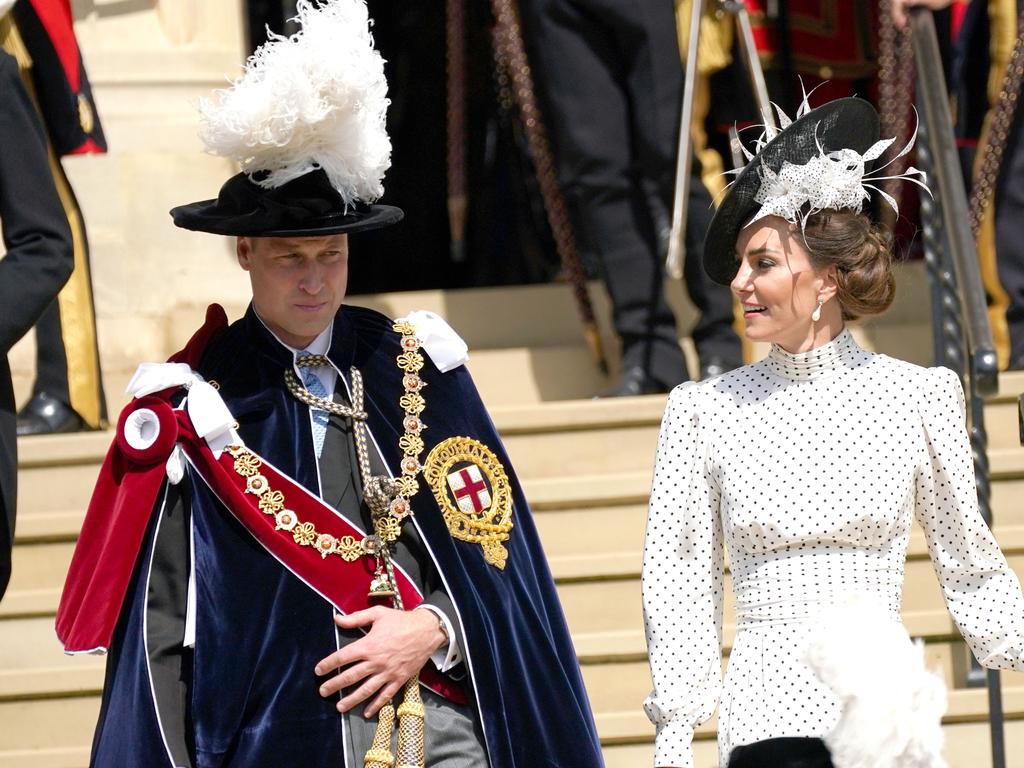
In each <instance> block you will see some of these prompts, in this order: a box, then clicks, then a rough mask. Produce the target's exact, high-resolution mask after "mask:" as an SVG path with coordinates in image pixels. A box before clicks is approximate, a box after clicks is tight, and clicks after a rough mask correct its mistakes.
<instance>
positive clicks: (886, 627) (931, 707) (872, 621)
mask: <svg viewBox="0 0 1024 768" xmlns="http://www.w3.org/2000/svg"><path fill="white" fill-rule="evenodd" d="M806 658H807V662H808V664H809V665H810V667H811V669H812V670H814V672H815V673H816V674H817V676H818V678H819V679H820V680H821V681H822V683H824V684H825V685H826V686H828V687H829V688H830V689H831V690H832V692H833V693H834V694H835V696H836V698H837V699H838V700H839V702H840V704H841V707H842V712H841V714H840V717H839V721H838V722H837V723H836V725H835V727H834V728H833V729H832V731H831V732H830V733H828V734H826V735H825V744H826V745H827V746H828V749H829V752H830V754H831V756H832V762H833V763H834V764H835V766H836V768H946V762H945V760H943V758H942V742H943V736H942V714H943V712H945V710H946V689H945V685H944V684H943V682H942V678H941V676H940V675H939V674H938V673H936V672H931V671H929V670H928V669H927V667H926V665H925V659H924V647H923V646H922V645H921V643H920V641H918V642H916V643H915V642H912V641H911V639H910V636H909V635H908V634H907V630H906V629H904V628H903V625H902V624H900V623H899V622H898V621H897V620H895V619H893V618H890V617H889V616H888V612H887V611H886V610H885V609H884V608H881V607H880V606H878V605H877V604H875V603H873V602H872V600H871V599H869V598H867V597H865V596H860V595H850V596H848V597H847V598H846V599H843V600H840V601H839V602H838V603H836V604H835V605H833V606H832V607H831V608H829V609H828V610H826V611H824V612H823V613H822V615H821V616H820V617H819V621H818V622H817V626H816V629H815V631H814V632H813V633H812V636H811V638H810V641H809V644H808V648H807V656H806Z"/></svg>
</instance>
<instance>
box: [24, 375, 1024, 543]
mask: <svg viewBox="0 0 1024 768" xmlns="http://www.w3.org/2000/svg"><path fill="white" fill-rule="evenodd" d="M664 403H665V397H664V396H663V395H652V396H647V397H638V398H622V399H616V400H600V401H581V400H575V401H564V402H557V403H548V404H542V405H536V404H534V405H520V406H506V407H502V408H495V409H494V411H493V418H494V420H495V423H496V425H497V427H498V429H499V432H500V433H501V435H502V437H503V440H504V441H505V444H506V446H507V448H508V451H509V455H510V456H511V458H512V463H513V466H515V468H516V470H517V473H518V475H519V477H520V478H521V479H522V480H523V482H524V484H529V483H530V482H531V481H534V480H536V479H538V478H558V477H569V476H574V475H581V476H595V475H603V474H605V473H614V474H616V475H619V474H622V473H629V472H637V473H640V474H642V475H645V476H646V478H647V479H646V481H645V482H646V483H647V484H649V482H650V473H651V471H652V467H653V462H654V452H655V446H656V443H657V435H658V429H659V425H660V421H661V414H662V411H663V410H664ZM1004 405H1005V404H1004ZM111 437H112V433H110V432H109V431H108V432H99V433H81V434H73V435H54V436H48V437H35V438H27V439H23V440H21V441H20V443H19V454H20V459H19V500H18V507H19V516H18V520H19V527H20V528H22V527H23V530H19V532H18V534H17V535H18V536H19V538H27V539H29V540H33V539H37V538H52V537H59V536H61V535H67V531H69V530H73V529H74V527H75V526H74V523H75V522H77V520H76V518H75V517H74V516H73V515H74V513H75V512H76V511H77V510H81V509H84V508H85V506H86V505H87V504H88V499H89V496H90V495H91V492H92V487H93V485H94V483H95V480H96V476H97V474H98V472H99V465H100V463H101V462H102V460H103V457H104V456H105V455H106V451H107V450H108V448H109V444H110V440H111ZM612 448H614V450H612ZM989 462H990V465H991V469H992V477H993V480H994V481H1000V480H1009V479H1013V480H1017V479H1024V449H1022V448H1019V447H1005V448H993V449H992V450H990V451H989ZM55 468H59V473H55V472H54V470H55ZM581 479H582V478H581ZM530 498H531V501H532V500H533V498H532V497H530ZM1014 506H1015V507H1016V506H1018V505H1014ZM996 508H997V509H999V505H996ZM79 514H81V513H79ZM1000 514H1011V515H1012V514H1013V510H1012V509H1009V508H1007V509H1004V510H1000Z"/></svg>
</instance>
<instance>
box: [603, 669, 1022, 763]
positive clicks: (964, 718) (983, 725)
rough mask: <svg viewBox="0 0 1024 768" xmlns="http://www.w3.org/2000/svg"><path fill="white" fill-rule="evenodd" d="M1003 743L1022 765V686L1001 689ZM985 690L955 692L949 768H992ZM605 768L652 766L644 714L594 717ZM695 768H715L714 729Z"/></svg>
mask: <svg viewBox="0 0 1024 768" xmlns="http://www.w3.org/2000/svg"><path fill="white" fill-rule="evenodd" d="M1007 682H1008V679H1006V678H1005V677H1004V682H1003V685H1004V689H1003V706H1004V710H1005V713H1006V723H1005V739H1006V756H1007V763H1006V765H1007V766H1008V768H1016V767H1017V766H1018V765H1020V760H1019V757H1020V755H1024V719H1022V718H1024V686H1022V687H1013V688H1007V687H1005V686H1006V684H1007ZM985 695H986V692H985V691H984V690H983V689H977V690H970V691H954V692H953V693H952V694H951V695H950V699H949V710H948V712H947V715H946V717H945V718H944V719H943V723H944V725H943V729H942V730H943V734H944V736H945V745H944V748H943V756H944V757H945V759H946V762H947V764H948V765H949V766H950V768H991V766H992V759H991V751H990V746H989V744H990V741H989V724H988V710H987V707H986V701H985ZM598 731H599V732H600V733H601V736H602V743H603V744H604V745H605V746H604V755H605V762H606V766H607V768H633V767H634V766H646V765H653V763H654V731H653V727H652V726H651V725H650V723H649V722H648V721H647V718H646V717H645V716H644V715H643V713H642V712H635V711H628V712H621V713H615V714H607V715H598ZM693 747H694V749H693V753H694V768H718V747H717V744H716V742H715V738H714V730H713V729H711V728H708V727H707V726H705V727H702V728H700V729H698V731H697V734H696V736H695V738H694V744H693Z"/></svg>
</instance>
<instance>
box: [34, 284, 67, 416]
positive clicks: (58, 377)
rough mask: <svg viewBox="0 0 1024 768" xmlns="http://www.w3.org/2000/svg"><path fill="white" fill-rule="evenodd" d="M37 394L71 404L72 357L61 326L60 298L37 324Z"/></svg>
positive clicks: (35, 387) (47, 309)
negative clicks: (44, 394)
mask: <svg viewBox="0 0 1024 768" xmlns="http://www.w3.org/2000/svg"><path fill="white" fill-rule="evenodd" d="M33 391H34V392H45V393H46V394H48V395H50V396H51V397H55V398H57V399H58V400H60V401H61V402H62V403H64V405H68V406H70V405H71V392H70V390H69V386H68V355H67V352H66V351H65V349H64V336H63V333H62V331H61V325H60V304H59V303H58V302H57V300H56V299H54V300H53V303H52V304H50V306H49V307H47V308H46V311H45V312H43V315H42V317H40V318H39V322H38V323H36V382H35V386H34V387H33Z"/></svg>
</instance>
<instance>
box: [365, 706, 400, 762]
mask: <svg viewBox="0 0 1024 768" xmlns="http://www.w3.org/2000/svg"><path fill="white" fill-rule="evenodd" d="M394 727H395V708H394V707H393V706H391V704H390V703H389V704H385V705H384V706H383V707H381V709H380V712H378V713H377V730H376V731H374V733H373V744H371V745H370V748H369V749H368V750H367V752H366V757H364V758H363V765H364V766H365V768H394V765H395V756H394V755H392V754H391V732H392V731H393V730H394Z"/></svg>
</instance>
